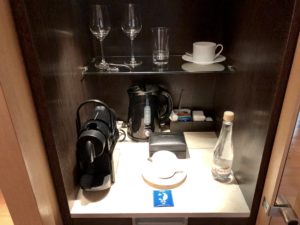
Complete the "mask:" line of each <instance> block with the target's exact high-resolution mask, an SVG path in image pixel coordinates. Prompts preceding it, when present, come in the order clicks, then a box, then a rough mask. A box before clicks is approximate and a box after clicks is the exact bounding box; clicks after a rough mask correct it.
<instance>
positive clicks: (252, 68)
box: [214, 0, 297, 218]
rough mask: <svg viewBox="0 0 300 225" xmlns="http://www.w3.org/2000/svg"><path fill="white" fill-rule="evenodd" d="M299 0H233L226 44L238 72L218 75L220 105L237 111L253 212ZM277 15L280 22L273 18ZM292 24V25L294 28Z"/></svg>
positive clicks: (241, 164)
mask: <svg viewBox="0 0 300 225" xmlns="http://www.w3.org/2000/svg"><path fill="white" fill-rule="evenodd" d="M294 4H295V1H294V0H288V1H255V4H253V1H243V2H241V1H233V4H232V5H231V9H230V10H228V12H229V13H230V14H229V15H228V21H227V22H228V33H227V37H226V39H225V45H226V46H228V48H229V52H228V58H229V61H231V63H232V65H233V66H234V67H235V68H236V74H234V75H230V76H227V77H226V78H225V79H217V82H216V95H215V101H214V103H215V108H216V111H217V115H218V116H217V117H218V118H219V119H218V121H219V124H220V122H221V118H222V114H223V111H224V110H232V111H234V112H235V114H236V116H235V122H234V130H233V139H234V147H235V161H234V172H235V176H236V178H237V180H238V182H239V183H240V187H241V190H242V192H243V194H244V196H245V199H246V201H247V203H248V205H249V207H250V208H251V207H252V218H254V217H255V216H256V215H255V212H256V208H257V206H258V204H259V198H260V194H261V189H262V186H263V182H264V177H265V173H266V169H267V165H268V161H269V157H270V151H271V149H272V143H273V139H274V132H275V130H276V127H277V122H278V115H279V113H280V108H281V105H282V99H283V95H284V91H285V87H286V83H287V79H288V74H289V70H290V66H291V62H292V55H293V50H294V46H295V42H296V38H297V36H296V35H295V33H296V32H295V30H296V27H294V26H292V24H293V23H294V22H295V20H294V19H293V11H294ZM274 18H279V19H276V22H274ZM292 28H293V29H292Z"/></svg>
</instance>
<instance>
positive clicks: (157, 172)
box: [151, 150, 178, 179]
mask: <svg viewBox="0 0 300 225" xmlns="http://www.w3.org/2000/svg"><path fill="white" fill-rule="evenodd" d="M177 160H178V159H177V157H176V155H175V154H174V153H173V152H170V151H166V150H160V151H157V152H155V153H154V154H153V155H152V157H151V161H152V168H153V173H154V176H155V177H158V178H163V179H166V178H170V177H172V176H173V175H174V174H175V173H176V171H177Z"/></svg>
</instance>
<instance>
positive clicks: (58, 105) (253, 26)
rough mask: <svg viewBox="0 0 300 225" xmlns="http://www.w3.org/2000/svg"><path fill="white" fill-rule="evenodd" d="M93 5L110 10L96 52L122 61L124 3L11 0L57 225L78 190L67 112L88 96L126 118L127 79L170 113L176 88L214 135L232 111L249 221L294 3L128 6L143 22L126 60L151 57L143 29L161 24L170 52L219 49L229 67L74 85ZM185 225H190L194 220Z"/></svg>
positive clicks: (92, 48)
mask: <svg viewBox="0 0 300 225" xmlns="http://www.w3.org/2000/svg"><path fill="white" fill-rule="evenodd" d="M95 2H99V3H106V4H108V5H109V9H110V12H111V21H112V30H111V33H110V34H109V35H108V36H107V38H106V39H105V40H104V48H105V49H104V50H105V54H106V55H107V56H116V55H121V56H124V55H129V52H130V49H129V47H130V42H129V39H128V38H127V37H126V36H125V34H124V33H122V31H121V28H120V20H121V12H122V9H123V8H122V7H123V6H122V4H124V3H126V2H127V1H125V0H121V1H117V0H112V1H108V0H107V1H104V0H103V1H100V0H99V1H84V0H75V1H67V0H60V1H50V0H44V1H38V0H33V1H32V0H30V1H29V0H23V1H22V2H19V1H17V0H12V1H11V4H12V5H13V7H12V8H13V11H14V16H15V21H16V27H17V32H18V34H19V37H20V43H21V46H22V50H23V54H24V59H25V62H26V66H27V70H28V74H29V81H30V84H31V87H32V92H33V97H34V100H35V104H36V108H37V112H38V115H39V120H40V124H41V130H42V132H43V137H44V140H45V145H46V148H47V153H48V157H49V164H50V167H51V171H52V174H53V179H54V182H55V186H56V192H57V196H58V199H59V202H60V207H61V211H62V214H63V215H64V216H63V217H65V218H64V219H65V221H66V224H68V223H70V220H71V218H70V215H69V206H70V205H72V201H73V200H74V199H75V198H76V195H77V192H78V189H79V187H78V185H77V180H76V158H75V143H76V138H77V137H76V128H75V116H76V113H75V112H76V108H77V106H78V105H79V104H80V103H81V102H82V101H84V100H86V99H88V98H98V99H100V100H102V101H104V102H106V103H107V104H108V105H109V106H110V107H111V108H113V109H114V110H115V111H116V113H117V117H118V118H119V119H122V120H125V121H126V119H127V107H128V97H127V92H126V90H127V88H128V87H129V86H131V85H133V84H137V83H157V84H160V85H162V86H164V87H165V88H166V89H167V90H168V91H169V92H170V93H171V95H172V97H173V101H174V103H175V107H177V106H178V102H179V95H180V91H181V89H184V97H183V100H182V106H183V107H191V108H195V109H203V110H204V111H205V112H207V113H208V114H209V115H211V116H212V117H213V118H214V119H215V121H216V126H215V131H216V132H218V131H219V129H220V124H221V120H222V114H223V112H224V111H225V110H232V111H234V112H235V114H236V119H235V123H234V130H233V135H234V147H235V161H234V171H235V176H236V179H237V181H238V182H239V184H240V188H241V190H242V192H243V194H244V197H245V199H246V201H247V203H248V206H249V208H251V209H252V215H251V218H249V220H248V221H247V222H248V223H249V224H253V223H254V221H255V217H256V211H257V209H258V205H259V201H260V194H261V190H262V187H263V183H264V177H265V173H266V169H267V165H268V160H269V155H270V152H271V148H272V140H273V138H274V134H275V130H276V125H277V121H278V116H279V112H280V107H281V103H282V99H283V95H284V90H285V86H286V82H287V79H288V72H287V71H286V70H283V68H284V66H283V65H285V64H286V65H290V63H291V57H292V51H293V50H291V49H292V47H291V46H293V45H292V44H293V41H294V39H295V40H296V38H295V36H296V35H295V34H294V33H295V32H294V33H293V32H292V24H293V23H294V22H293V17H292V15H293V14H292V12H293V9H294V4H295V2H296V1H295V0H286V1H255V2H253V1H251V0H247V1H238V0H233V1H224V0H222V1H220V0H199V1H193V0H185V1H168V0H152V1H145V0H140V1H133V2H136V3H138V4H140V6H141V10H142V23H143V28H142V31H141V33H140V34H139V35H138V36H137V38H136V39H135V41H134V43H135V52H136V55H151V44H150V43H151V32H150V28H151V27H153V26H167V27H170V29H171V34H170V37H171V38H170V40H171V41H170V53H171V54H177V55H182V54H184V53H185V52H187V51H191V50H192V43H193V42H195V41H200V40H202V41H206V40H208V41H213V42H216V43H222V44H223V45H224V52H223V53H222V54H223V55H225V56H226V57H227V60H226V63H228V64H230V65H233V66H234V68H235V70H236V71H235V72H234V73H228V74H218V73H216V74H188V73H187V74H178V75H172V74H163V73H162V74H155V75H147V76H146V75H139V74H135V75H130V76H129V75H122V76H119V75H117V74H111V75H99V76H90V77H86V78H85V79H84V80H82V79H81V78H82V74H81V69H80V67H82V66H85V65H87V64H88V63H89V62H90V60H91V59H92V58H93V57H94V56H95V55H96V54H97V48H98V43H97V41H96V40H95V38H94V37H93V36H92V35H91V33H90V32H89V28H88V16H89V15H88V5H89V4H90V3H95ZM266 12H267V13H266ZM274 18H276V22H274ZM288 40H290V42H288ZM284 63H285V64H284ZM287 68H288V67H287ZM207 221H212V222H213V221H218V220H214V219H208V220H207ZM190 222H191V224H193V223H195V219H192V220H191V221H190ZM196 223H197V224H199V222H196Z"/></svg>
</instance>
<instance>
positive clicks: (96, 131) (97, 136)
mask: <svg viewBox="0 0 300 225" xmlns="http://www.w3.org/2000/svg"><path fill="white" fill-rule="evenodd" d="M91 106H93V108H92V110H91V113H90V116H89V118H88V119H86V121H85V122H84V123H83V124H82V122H81V119H80V110H81V109H82V108H85V110H86V111H87V109H88V108H89V109H90V107H91ZM76 127H77V134H78V139H77V146H76V147H77V149H76V156H77V163H78V167H79V184H80V187H81V188H82V189H84V190H87V191H100V190H106V189H108V188H110V187H111V185H112V184H113V183H114V180H115V177H114V176H115V174H114V166H113V151H114V148H115V145H116V143H117V141H118V138H119V132H118V129H117V128H116V118H115V115H114V112H113V111H112V110H111V109H110V108H109V107H108V106H107V105H106V104H105V103H104V102H101V101H100V100H96V99H91V100H87V101H85V102H83V103H81V104H80V105H79V107H78V109H77V118H76Z"/></svg>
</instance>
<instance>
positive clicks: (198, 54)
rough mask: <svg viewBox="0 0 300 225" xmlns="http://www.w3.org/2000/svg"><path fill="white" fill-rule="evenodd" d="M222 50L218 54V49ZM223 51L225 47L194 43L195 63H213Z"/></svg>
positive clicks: (206, 42)
mask: <svg viewBox="0 0 300 225" xmlns="http://www.w3.org/2000/svg"><path fill="white" fill-rule="evenodd" d="M218 47H220V50H219V51H218V52H217V53H216V50H217V48H218ZM222 51H223V45H221V44H216V43H214V42H208V41H199V42H194V43H193V54H192V57H193V62H195V63H205V62H213V61H214V60H215V59H216V58H217V57H218V56H219V55H220V54H221V52H222Z"/></svg>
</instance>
